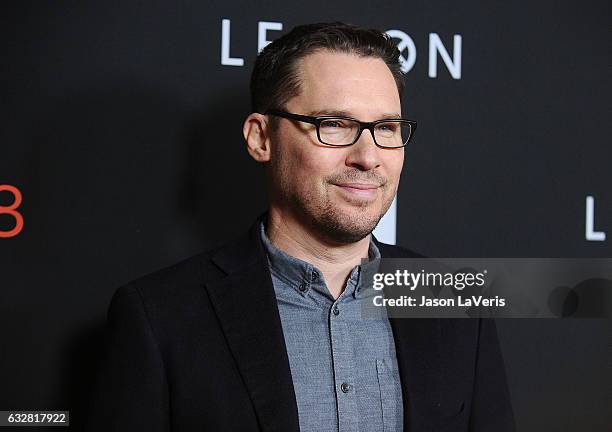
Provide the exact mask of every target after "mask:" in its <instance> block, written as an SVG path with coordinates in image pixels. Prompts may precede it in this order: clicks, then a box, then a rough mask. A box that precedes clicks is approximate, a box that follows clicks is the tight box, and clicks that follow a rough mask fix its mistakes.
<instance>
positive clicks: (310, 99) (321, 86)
mask: <svg viewBox="0 0 612 432" xmlns="http://www.w3.org/2000/svg"><path fill="white" fill-rule="evenodd" d="M297 66H298V70H299V77H300V94H299V95H298V96H296V97H295V98H293V99H292V100H291V101H289V104H288V105H289V106H291V107H295V108H296V109H297V108H300V109H301V110H302V112H306V111H304V110H308V111H309V112H312V111H313V110H314V111H317V110H325V109H333V110H342V111H347V112H354V113H355V115H361V116H363V115H370V114H371V115H373V116H376V114H377V113H379V112H384V113H391V112H396V113H397V114H400V113H401V107H400V99H399V93H398V91H397V85H396V83H395V79H394V78H393V74H392V73H391V70H389V67H388V66H387V65H386V64H385V62H384V61H383V60H381V59H380V58H376V57H360V56H358V55H356V54H349V53H338V52H331V51H319V52H315V53H313V54H309V55H307V56H305V57H304V58H302V59H301V60H300V62H299V63H298V65H297ZM364 120H365V119H364Z"/></svg>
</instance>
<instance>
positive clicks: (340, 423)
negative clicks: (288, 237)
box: [261, 222, 403, 432]
mask: <svg viewBox="0 0 612 432" xmlns="http://www.w3.org/2000/svg"><path fill="white" fill-rule="evenodd" d="M261 238H262V241H263V244H264V249H265V250H266V252H267V255H268V263H269V265H270V272H271V274H272V283H273V285H274V291H275V293H276V300H277V302H278V309H279V312H280V318H281V323H282V327H283V333H284V338H285V344H286V346H287V354H288V357H289V365H290V367H291V377H292V379H293V387H294V390H295V397H296V402H297V408H298V415H299V422H300V431H302V432H309V431H312V432H322V431H338V432H357V431H362V432H378V431H381V432H382V431H384V432H400V431H402V427H403V406H402V392H401V384H400V377H399V372H398V367H397V359H396V355H395V345H394V340H393V333H392V331H391V326H390V325H389V320H388V319H387V318H386V317H384V319H362V317H361V313H362V306H363V303H362V302H365V301H371V297H368V296H367V292H366V291H368V292H369V291H371V287H370V290H367V289H366V283H365V281H367V280H370V281H371V280H372V278H371V275H372V274H373V273H375V272H376V271H378V266H379V263H380V252H379V251H378V248H377V247H376V245H375V244H374V242H370V248H369V258H370V261H368V262H367V263H365V264H362V265H359V266H356V267H355V268H353V270H352V271H351V274H350V277H349V279H348V281H347V284H346V287H345V289H344V291H343V292H342V294H341V295H340V296H339V297H338V299H337V300H334V298H333V297H332V295H331V294H330V292H329V290H328V288H327V286H326V285H325V281H324V280H323V277H322V274H321V272H320V271H319V270H317V269H316V268H315V267H314V266H312V265H311V264H309V263H307V262H305V261H302V260H299V259H297V258H294V257H292V256H290V255H287V254H286V253H284V252H283V251H281V250H280V249H278V248H277V247H275V246H274V245H273V244H272V243H271V242H270V240H269V239H268V237H267V235H266V232H265V226H264V223H263V222H262V224H261Z"/></svg>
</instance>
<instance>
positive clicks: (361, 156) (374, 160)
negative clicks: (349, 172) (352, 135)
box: [346, 129, 383, 171]
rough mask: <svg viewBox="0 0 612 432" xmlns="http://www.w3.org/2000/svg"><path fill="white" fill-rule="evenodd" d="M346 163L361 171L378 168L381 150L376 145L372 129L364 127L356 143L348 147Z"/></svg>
mask: <svg viewBox="0 0 612 432" xmlns="http://www.w3.org/2000/svg"><path fill="white" fill-rule="evenodd" d="M348 150H349V151H348V153H347V155H346V165H347V166H349V167H352V168H357V169H358V170H360V171H369V170H372V169H374V168H378V167H379V166H380V164H381V157H380V151H382V150H383V149H381V148H379V147H377V146H376V144H375V143H374V137H373V136H372V131H370V130H368V129H364V130H363V131H362V132H361V135H360V136H359V139H358V140H357V142H356V143H355V144H353V145H352V146H350V147H348Z"/></svg>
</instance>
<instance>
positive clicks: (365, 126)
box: [264, 110, 417, 149]
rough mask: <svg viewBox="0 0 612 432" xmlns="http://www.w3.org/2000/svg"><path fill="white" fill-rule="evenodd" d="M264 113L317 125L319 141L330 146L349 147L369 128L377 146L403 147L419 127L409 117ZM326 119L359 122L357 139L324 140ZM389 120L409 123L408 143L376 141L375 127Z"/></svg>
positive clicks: (385, 147) (274, 111) (269, 111)
mask: <svg viewBox="0 0 612 432" xmlns="http://www.w3.org/2000/svg"><path fill="white" fill-rule="evenodd" d="M264 115H273V116H276V117H282V118H286V119H290V120H297V121H300V122H304V123H310V124H313V125H315V126H316V129H317V138H318V139H319V142H320V143H321V144H324V145H326V146H330V147H348V146H352V145H353V144H355V143H356V142H357V141H358V140H359V137H361V134H362V133H363V131H364V130H365V129H367V130H369V131H370V133H371V134H372V139H373V140H374V144H376V146H377V147H380V148H384V149H396V148H402V147H406V146H407V145H408V143H410V141H411V140H412V137H413V136H414V131H415V130H416V127H417V122H416V121H415V120H408V119H401V118H399V119H395V118H390V119H382V120H375V121H373V122H362V121H360V120H357V119H356V118H352V117H343V116H316V117H313V116H307V115H302V114H294V113H290V112H286V111H280V110H267V111H266V112H265V114H264ZM325 120H351V121H354V122H356V123H358V124H359V132H358V133H357V136H356V137H355V140H354V141H353V142H352V143H350V144H329V143H326V142H324V141H323V140H322V139H321V133H320V127H321V123H322V122H323V121H325ZM389 122H397V123H403V124H407V125H409V126H410V136H409V137H408V139H407V140H406V143H404V144H402V145H401V146H392V147H389V146H382V145H380V144H378V143H377V142H376V136H375V135H374V127H376V125H378V124H381V123H389Z"/></svg>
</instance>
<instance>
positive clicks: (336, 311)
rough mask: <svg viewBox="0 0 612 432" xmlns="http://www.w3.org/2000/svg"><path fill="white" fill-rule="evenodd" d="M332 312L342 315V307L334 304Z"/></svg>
mask: <svg viewBox="0 0 612 432" xmlns="http://www.w3.org/2000/svg"><path fill="white" fill-rule="evenodd" d="M332 312H333V313H334V315H336V316H338V315H340V309H338V306H337V305H336V306H334V309H333V310H332Z"/></svg>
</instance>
